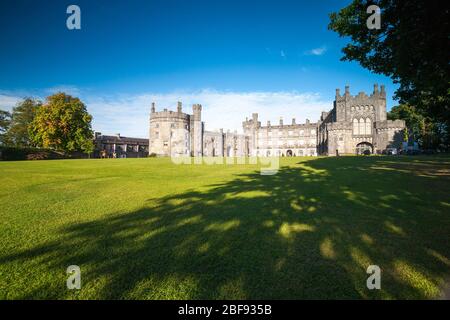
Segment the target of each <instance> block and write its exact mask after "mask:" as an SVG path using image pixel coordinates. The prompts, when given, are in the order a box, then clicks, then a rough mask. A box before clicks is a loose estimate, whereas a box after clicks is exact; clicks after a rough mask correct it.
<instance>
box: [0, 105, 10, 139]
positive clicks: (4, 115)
mask: <svg viewBox="0 0 450 320" xmlns="http://www.w3.org/2000/svg"><path fill="white" fill-rule="evenodd" d="M10 125H11V114H10V113H9V112H8V111H5V110H0V145H5V144H7V142H6V139H5V133H6V132H7V131H8V129H9V126H10Z"/></svg>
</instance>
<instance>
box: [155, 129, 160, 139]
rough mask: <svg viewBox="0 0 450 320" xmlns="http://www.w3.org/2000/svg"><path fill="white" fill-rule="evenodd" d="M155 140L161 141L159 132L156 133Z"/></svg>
mask: <svg viewBox="0 0 450 320" xmlns="http://www.w3.org/2000/svg"><path fill="white" fill-rule="evenodd" d="M155 138H156V139H159V132H158V131H156V132H155Z"/></svg>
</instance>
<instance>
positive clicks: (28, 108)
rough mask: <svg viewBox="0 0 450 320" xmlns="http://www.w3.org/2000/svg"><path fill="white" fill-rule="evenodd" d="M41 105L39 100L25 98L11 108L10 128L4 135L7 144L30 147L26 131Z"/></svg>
mask: <svg viewBox="0 0 450 320" xmlns="http://www.w3.org/2000/svg"><path fill="white" fill-rule="evenodd" d="M41 104H42V103H41V102H40V101H39V100H35V99H32V98H25V99H24V100H23V101H22V102H19V103H18V104H17V105H16V106H15V107H14V108H13V110H12V116H11V122H10V126H9V129H8V131H7V132H6V134H5V139H6V140H7V141H8V144H10V145H12V146H16V147H29V146H31V145H32V143H31V139H30V136H29V133H28V130H29V127H30V124H31V122H32V121H33V119H34V117H35V115H36V112H37V110H38V109H39V107H40V106H41Z"/></svg>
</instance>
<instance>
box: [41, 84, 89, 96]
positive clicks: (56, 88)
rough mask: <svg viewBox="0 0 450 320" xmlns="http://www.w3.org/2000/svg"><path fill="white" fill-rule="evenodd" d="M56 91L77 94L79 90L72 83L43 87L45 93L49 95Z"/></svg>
mask: <svg viewBox="0 0 450 320" xmlns="http://www.w3.org/2000/svg"><path fill="white" fill-rule="evenodd" d="M58 92H64V93H66V94H69V95H72V96H79V95H80V93H81V91H80V89H79V88H78V87H76V86H72V85H58V86H54V87H51V88H47V89H45V93H47V94H49V95H51V94H55V93H58Z"/></svg>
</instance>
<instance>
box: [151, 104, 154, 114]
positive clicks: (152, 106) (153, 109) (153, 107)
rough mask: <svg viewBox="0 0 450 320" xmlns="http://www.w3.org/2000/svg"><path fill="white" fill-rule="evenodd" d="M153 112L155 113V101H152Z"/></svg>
mask: <svg viewBox="0 0 450 320" xmlns="http://www.w3.org/2000/svg"><path fill="white" fill-rule="evenodd" d="M151 110H152V113H155V103H154V102H152V109H151Z"/></svg>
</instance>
